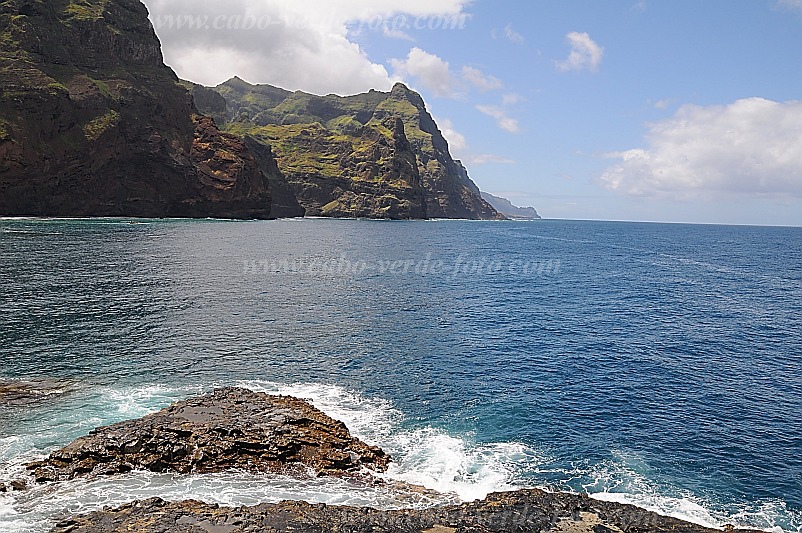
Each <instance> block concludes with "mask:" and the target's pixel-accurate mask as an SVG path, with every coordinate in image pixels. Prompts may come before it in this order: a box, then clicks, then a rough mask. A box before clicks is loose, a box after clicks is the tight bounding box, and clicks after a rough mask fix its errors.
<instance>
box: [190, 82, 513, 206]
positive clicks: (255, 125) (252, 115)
mask: <svg viewBox="0 0 802 533" xmlns="http://www.w3.org/2000/svg"><path fill="white" fill-rule="evenodd" d="M207 91H208V89H206V88H201V87H196V88H195V90H194V93H195V94H196V100H197V101H199V102H201V101H202V102H203V103H202V105H201V109H202V110H203V111H204V112H209V113H217V114H218V115H219V114H220V113H221V109H220V102H219V100H217V99H214V98H213V97H211V96H209V95H208V92H207ZM216 91H217V92H218V93H220V94H221V95H222V96H223V97H224V98H225V99H226V101H227V116H228V118H229V120H230V122H229V123H228V124H227V125H226V127H225V129H226V130H227V131H230V132H232V133H235V134H238V135H247V136H251V137H252V138H253V139H255V140H257V141H258V142H260V143H262V144H265V145H269V146H271V147H272V150H273V151H274V153H275V154H276V158H277V159H278V163H279V168H280V169H281V170H282V172H283V173H284V175H285V176H286V180H287V183H288V185H289V187H290V189H291V190H292V191H293V192H294V194H295V196H296V197H297V199H298V202H299V203H300V204H301V205H302V206H303V207H304V208H305V209H306V214H307V215H318V216H332V217H367V218H394V219H410V218H469V219H495V218H503V217H501V216H500V215H499V214H498V213H497V212H496V211H495V210H494V209H493V208H492V207H491V206H490V205H489V204H487V203H486V202H485V201H484V200H482V199H481V197H480V196H479V189H478V188H477V187H476V185H475V184H474V183H473V182H472V181H471V180H470V178H469V177H468V173H467V171H466V170H465V168H464V167H463V166H462V164H461V163H459V162H458V161H455V160H454V159H453V158H452V157H451V155H450V153H449V150H448V143H447V142H446V140H445V139H444V138H443V136H442V134H441V133H440V130H439V129H438V128H437V125H436V124H435V122H434V120H433V119H432V117H431V115H430V114H429V113H428V112H427V111H426V106H425V104H424V102H423V100H422V99H421V97H420V95H418V94H417V93H415V92H413V91H410V90H409V89H408V88H407V87H405V86H404V85H402V84H398V85H396V86H395V87H394V88H393V91H392V92H390V93H382V92H378V91H370V92H368V93H364V94H359V95H355V96H349V97H339V96H335V95H329V96H314V95H310V94H306V93H303V92H294V93H292V92H289V91H285V90H283V89H279V88H277V87H272V86H270V85H250V84H248V83H246V82H244V81H242V80H240V79H238V78H234V79H232V80H230V81H228V82H226V83H224V84H222V85H220V86H218V87H217V88H216Z"/></svg>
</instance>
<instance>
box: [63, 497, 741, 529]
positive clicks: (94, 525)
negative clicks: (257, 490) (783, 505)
mask: <svg viewBox="0 0 802 533" xmlns="http://www.w3.org/2000/svg"><path fill="white" fill-rule="evenodd" d="M118 531H137V532H138V533H156V532H159V533H162V532H172V531H175V532H178V531H181V532H196V531H197V532H220V533H246V532H260V533H277V532H284V531H292V532H295V533H322V532H329V531H332V532H334V531H337V532H348V533H385V532H386V533H390V532H399V533H490V532H493V533H496V532H497V533H502V532H504V533H507V532H516V531H520V532H540V531H554V532H564V533H622V532H626V533H630V532H632V533H635V532H637V533H646V532H649V533H669V532H671V533H714V532H716V531H719V530H715V529H709V528H705V527H702V526H698V525H695V524H691V523H688V522H683V521H682V520H678V519H675V518H669V517H664V516H660V515H658V514H656V513H653V512H650V511H646V510H644V509H640V508H638V507H634V506H632V505H624V504H618V503H610V502H602V501H598V500H593V499H591V498H589V497H588V496H582V495H575V494H564V493H547V492H543V491H541V490H537V489H532V490H520V491H516V492H507V493H496V494H491V495H489V496H488V497H487V498H486V499H485V500H482V501H476V502H472V503H464V504H461V505H454V506H448V507H435V508H431V509H422V510H412V509H406V510H397V511H380V510H376V509H368V508H357V507H345V506H329V505H325V504H310V503H305V502H281V503H277V504H262V505H257V506H254V507H236V508H227V507H220V506H217V505H209V504H205V503H202V502H197V501H192V500H189V501H183V502H175V503H170V502H165V501H164V500H161V499H159V498H153V499H149V500H144V501H137V502H133V503H130V504H127V505H124V506H122V507H118V508H116V509H104V510H102V511H98V512H95V513H91V514H88V515H84V516H79V517H75V518H70V519H67V520H63V521H61V522H59V523H58V524H56V526H55V527H54V528H53V529H52V532H53V533H112V532H118ZM744 533H745V532H744Z"/></svg>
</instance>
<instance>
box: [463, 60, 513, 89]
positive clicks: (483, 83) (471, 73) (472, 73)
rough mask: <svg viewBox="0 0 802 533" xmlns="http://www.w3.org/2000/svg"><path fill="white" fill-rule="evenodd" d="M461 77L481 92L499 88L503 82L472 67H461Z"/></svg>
mask: <svg viewBox="0 0 802 533" xmlns="http://www.w3.org/2000/svg"><path fill="white" fill-rule="evenodd" d="M462 79H464V80H465V81H467V82H468V83H470V84H471V85H473V86H474V87H476V88H477V89H479V90H480V91H482V92H487V91H495V90H496V89H501V88H502V87H503V86H504V84H503V83H501V80H500V79H498V78H496V77H494V76H487V75H485V74H484V73H483V72H482V71H481V70H479V69H477V68H473V67H468V66H465V67H462Z"/></svg>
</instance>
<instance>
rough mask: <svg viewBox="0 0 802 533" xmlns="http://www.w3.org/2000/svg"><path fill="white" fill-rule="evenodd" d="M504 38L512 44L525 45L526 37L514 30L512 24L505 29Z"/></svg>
mask: <svg viewBox="0 0 802 533" xmlns="http://www.w3.org/2000/svg"><path fill="white" fill-rule="evenodd" d="M504 37H506V38H507V40H508V41H510V42H512V43H515V44H524V36H523V35H521V34H520V33H518V32H517V31H515V30H514V29H512V24H508V25H507V27H506V28H504Z"/></svg>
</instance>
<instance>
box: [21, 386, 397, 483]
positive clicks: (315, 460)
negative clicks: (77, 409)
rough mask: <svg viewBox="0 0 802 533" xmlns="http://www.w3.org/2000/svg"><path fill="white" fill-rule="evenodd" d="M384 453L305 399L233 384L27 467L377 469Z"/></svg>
mask: <svg viewBox="0 0 802 533" xmlns="http://www.w3.org/2000/svg"><path fill="white" fill-rule="evenodd" d="M389 462H390V458H389V457H388V456H387V455H386V454H385V453H384V452H383V451H382V450H381V449H379V448H377V447H373V446H368V445H367V444H365V443H363V442H362V441H360V440H359V439H356V438H354V437H352V436H351V434H350V433H349V432H348V429H347V428H346V427H345V424H343V423H342V422H339V421H336V420H334V419H332V418H330V417H328V416H327V415H325V414H324V413H323V412H321V411H319V410H318V409H316V408H314V407H313V406H312V405H310V404H309V403H307V402H305V401H303V400H299V399H297V398H291V397H286V396H269V395H267V394H262V393H255V392H252V391H249V390H246V389H240V388H225V389H218V390H216V391H214V392H213V393H212V394H210V395H208V396H202V397H199V398H192V399H189V400H185V401H182V402H177V403H175V404H173V405H171V406H170V407H167V408H166V409H162V410H161V411H159V412H158V413H153V414H151V415H148V416H146V417H144V418H140V419H138V420H130V421H126V422H120V423H118V424H114V425H111V426H107V427H102V428H98V429H95V430H93V431H92V432H91V433H90V434H89V435H87V436H85V437H81V438H79V439H77V440H75V441H74V442H72V443H71V444H68V445H67V446H66V447H64V448H62V449H61V450H58V451H56V452H53V453H52V454H51V455H50V457H48V458H47V459H45V460H44V461H37V462H34V463H30V464H28V465H27V468H28V469H29V470H33V475H34V478H35V479H36V481H38V482H47V481H67V480H71V479H75V478H79V477H96V476H108V475H114V474H124V473H127V472H131V471H133V470H148V471H151V472H177V473H182V474H188V473H198V474H201V473H213V472H223V471H229V470H242V471H247V472H253V473H262V472H286V471H292V470H294V469H295V470H301V471H303V470H305V469H307V468H308V469H311V470H312V471H313V472H314V474H315V475H345V474H349V475H356V474H358V473H359V472H360V470H361V469H362V468H363V467H368V468H371V469H373V470H375V471H383V470H385V469H386V467H387V465H388V464H389Z"/></svg>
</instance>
